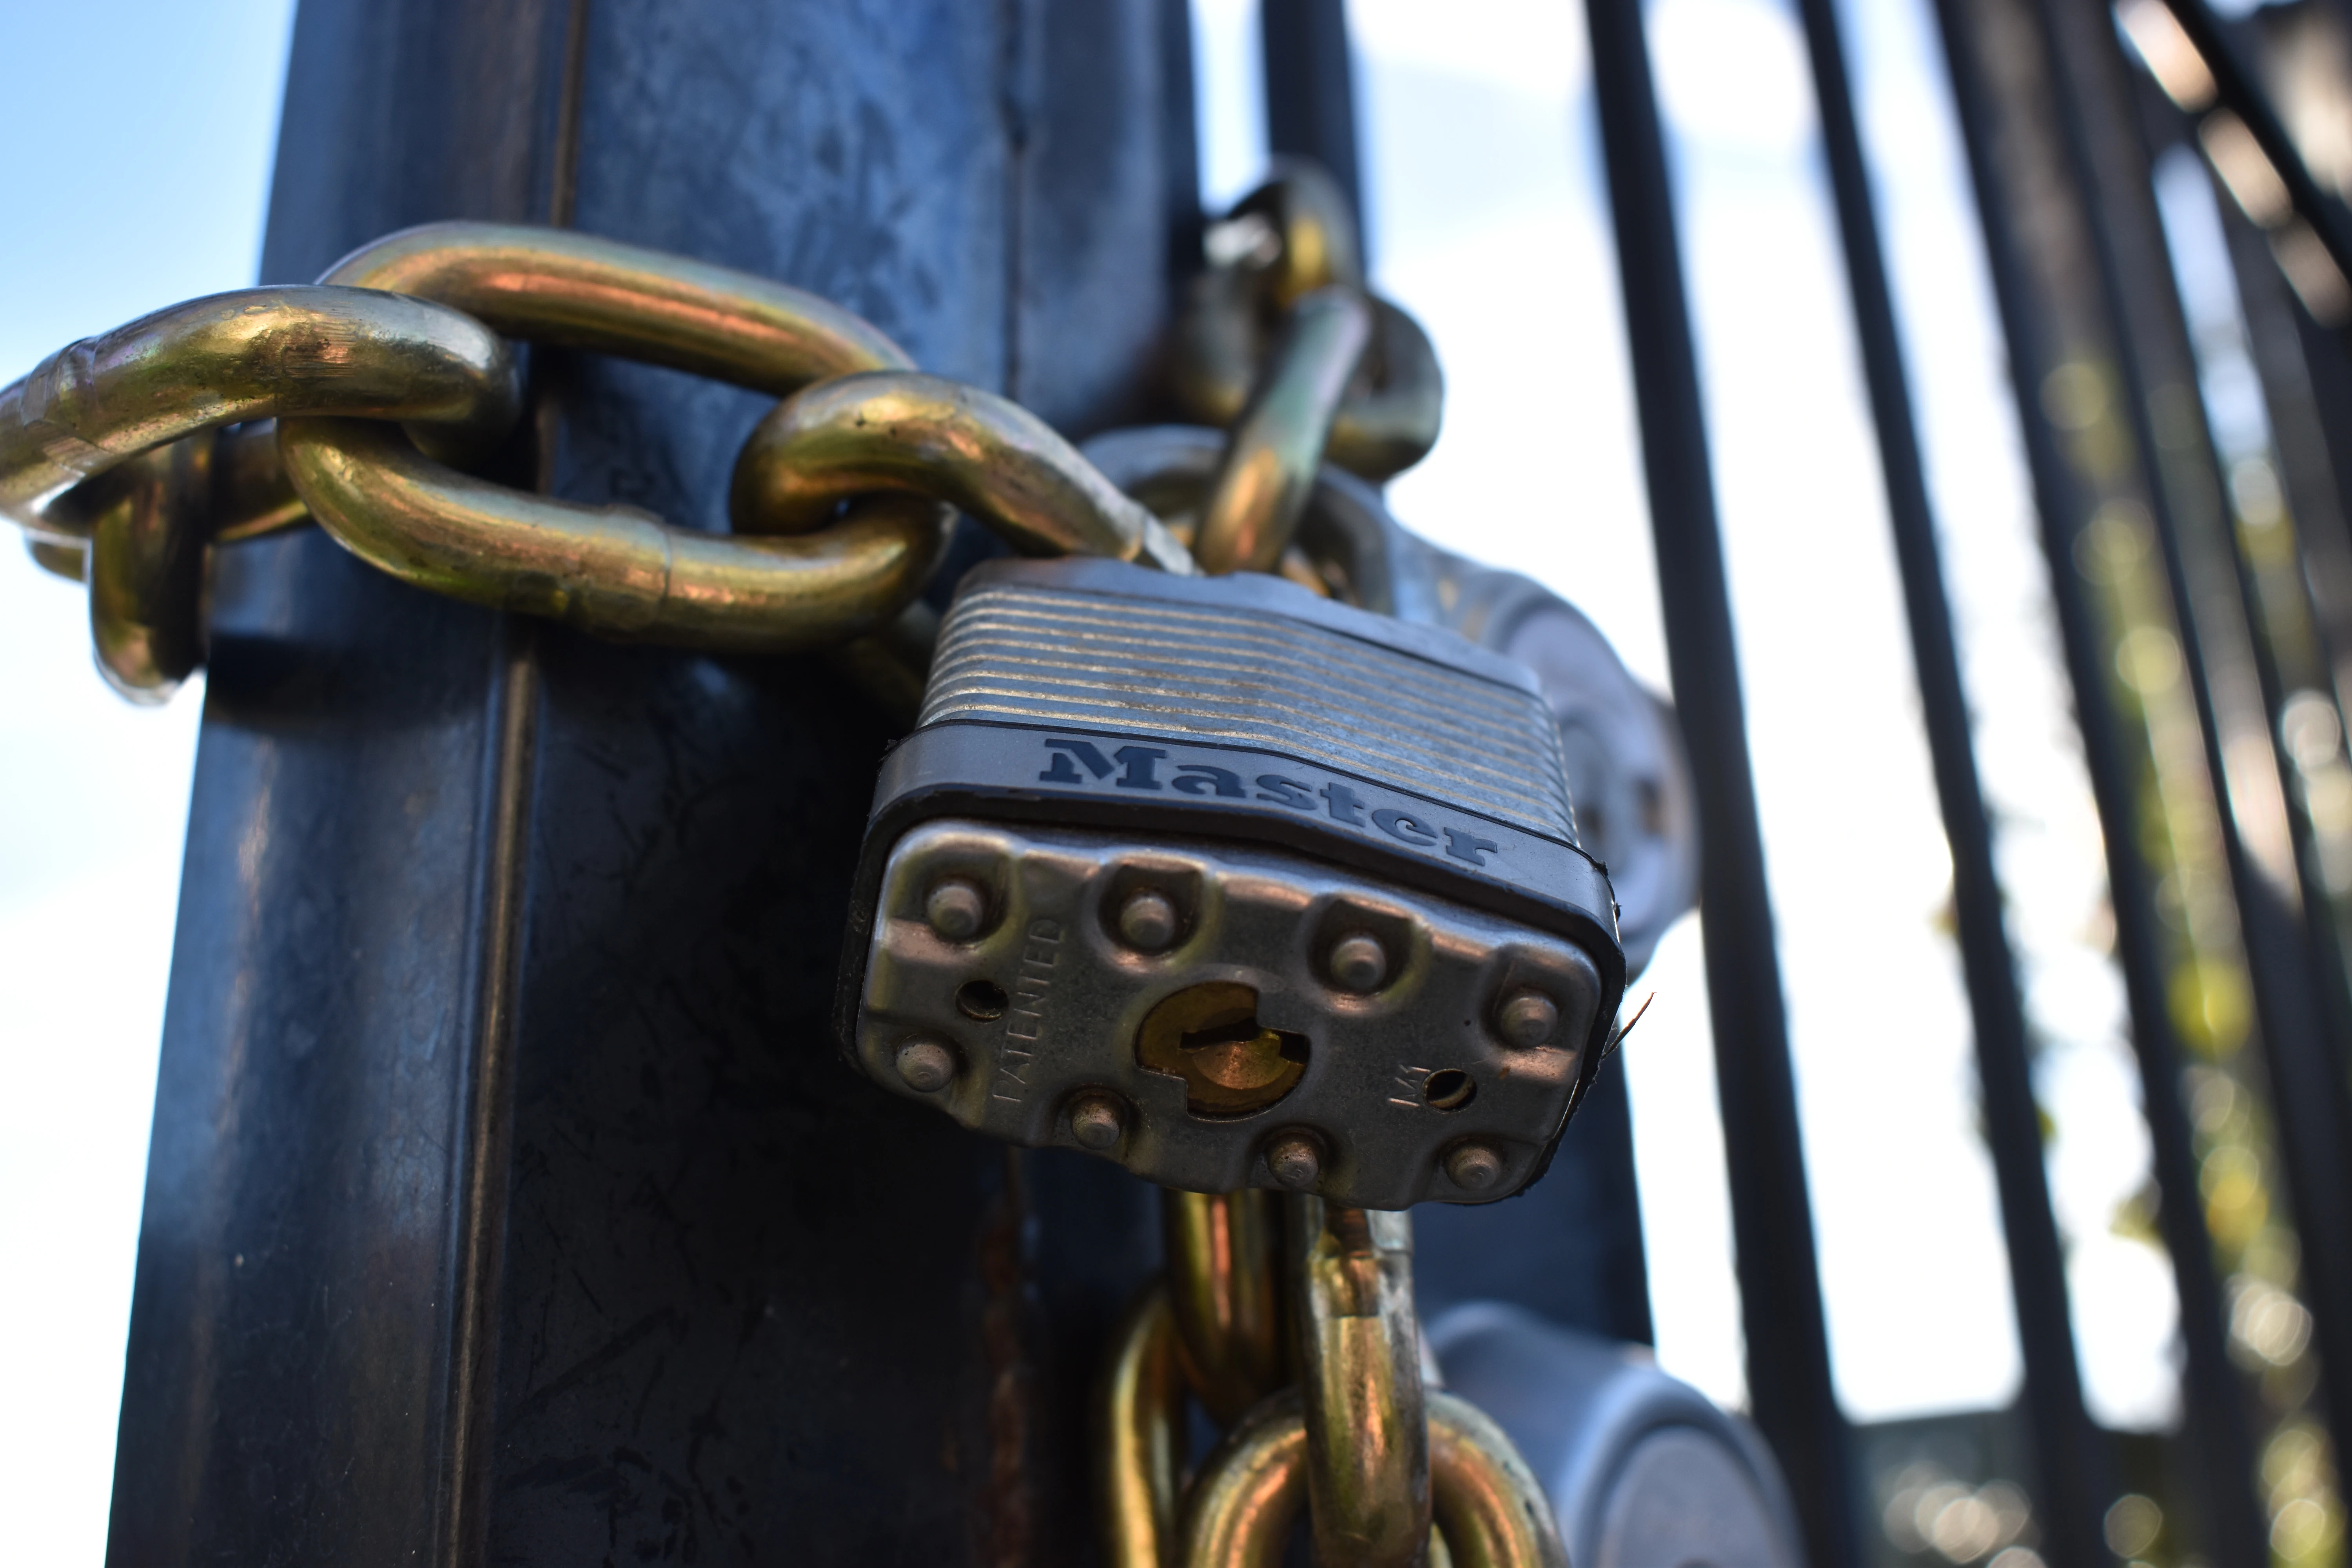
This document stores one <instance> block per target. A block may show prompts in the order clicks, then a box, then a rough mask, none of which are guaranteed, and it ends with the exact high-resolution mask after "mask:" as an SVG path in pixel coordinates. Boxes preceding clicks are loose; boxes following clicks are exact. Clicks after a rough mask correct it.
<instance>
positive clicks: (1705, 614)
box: [1585, 0, 1859, 1568]
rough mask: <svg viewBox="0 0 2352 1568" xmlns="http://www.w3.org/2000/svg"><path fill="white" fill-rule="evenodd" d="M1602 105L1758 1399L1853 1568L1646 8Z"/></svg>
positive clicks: (1627, 33) (1600, 17)
mask: <svg viewBox="0 0 2352 1568" xmlns="http://www.w3.org/2000/svg"><path fill="white" fill-rule="evenodd" d="M1585 19H1586V26H1587V27H1588V28H1589V30H1590V32H1591V40H1592V80H1593V90H1594V93H1595V96H1596V99H1597V100H1598V105H1599V109H1600V116H1601V144H1602V152H1603V155H1604V158H1605V161H1606V166H1607V169H1608V174H1609V196H1610V207H1611V212H1612V216H1613V217H1614V220H1615V225H1616V238H1617V259H1618V270H1619V276H1620V279H1621V287H1622V289H1623V297H1624V308H1625V327H1626V337H1627V340H1628V343H1629V346H1630V348H1631V350H1632V358H1633V387H1634V395H1635V399H1636V402H1637V405H1638V406H1639V409H1640V413H1641V421H1642V457H1643V472H1644V475H1645V477H1646V479H1647V483H1648V489H1649V498H1650V526H1651V534H1652V542H1653V544H1654V548H1655V551H1656V553H1657V560H1658V593H1659V598H1660V601H1661V606H1662V608H1663V609H1664V618H1665V629H1666V651H1667V658H1668V664H1669V666H1670V668H1671V670H1672V674H1673V678H1674V686H1675V709H1676V711H1677V713H1678V714H1679V716H1680V718H1681V722H1682V727H1683V735H1684V741H1685V745H1686V746H1687V747H1688V749H1689V752H1690V759H1691V771H1692V776H1693V780H1694V786H1695V793H1696V804H1697V810H1698V820H1699V843H1700V846H1701V854H1700V858H1699V908H1700V910H1701V911H1702V914H1703V917H1704V919H1705V921H1706V977H1707V1004H1708V1013H1709V1016H1710V1018H1711V1020H1712V1022H1713V1026H1714V1031H1715V1054H1716V1071H1717V1085H1718V1092H1719V1094H1720V1096H1721V1102H1722V1110H1723V1136H1724V1152H1725V1157H1726V1161H1727V1165H1728V1167H1729V1175H1730V1185H1731V1200H1732V1228H1733V1234H1734V1237H1735V1240H1736V1244H1737V1247H1738V1272H1739V1288H1740V1297H1741V1303H1740V1305H1741V1321H1742V1325H1743V1327H1744V1328H1745V1330H1746V1332H1747V1341H1748V1397H1749V1399H1750V1401H1751V1403H1752V1405H1753V1407H1754V1413H1755V1418H1756V1424H1757V1426H1759V1428H1760V1429H1761V1430H1762V1432H1763V1434H1764V1436H1765V1437H1766V1439H1767V1440H1768V1441H1769V1443H1770V1444H1771V1446H1772V1448H1773V1451H1774V1453H1775V1455H1776V1456H1777V1457H1778V1458H1779V1459H1780V1465H1781V1468H1782V1469H1783V1470H1784V1471H1786V1472H1787V1475H1788V1478H1789V1483H1790V1490H1791V1492H1792V1494H1793V1496H1794V1500H1795V1502H1796V1506H1797V1512H1798V1517H1799V1520H1800V1521H1801V1526H1802V1529H1803V1531H1804V1536H1805V1543H1806V1548H1807V1552H1808V1555H1809V1557H1810V1558H1811V1561H1812V1562H1813V1563H1816V1564H1818V1565H1820V1568H1847V1565H1849V1564H1853V1563H1856V1562H1858V1561H1859V1546H1858V1542H1857V1538H1856V1519H1855V1512H1854V1503H1853V1478H1852V1475H1851V1473H1850V1467H1849V1464H1848V1457H1847V1433H1846V1426H1845V1419H1844V1416H1843V1413H1842V1412H1841V1411H1840V1410H1839V1408H1838V1404H1837V1396H1836V1394H1835V1392H1834V1389H1833V1387H1832V1383H1831V1375H1830V1353H1829V1334H1828V1329H1827V1325H1826V1322H1825V1321H1824V1319H1823V1316H1822V1287H1821V1275H1820V1272H1819V1268H1818V1265H1817V1262H1816V1252H1815V1243H1814V1235H1813V1223H1812V1205H1811V1196H1810V1194H1809V1193H1808V1191H1807V1188H1806V1184H1805V1158H1804V1146H1803V1138H1802V1133H1801V1129H1800V1127H1799V1124H1798V1121H1797V1097H1796V1083H1795V1079H1794V1074H1793V1069H1792V1067H1791V1064H1790V1056H1789V1035H1788V1017H1787V1013H1786V1009H1785V1005H1784V1003H1783V999H1782V994H1781V990H1780V963H1779V957H1778V953H1777V951H1776V946H1775V942H1774V938H1773V930H1772V905H1771V898H1770V893H1769V889H1768V887H1767V885H1766V881H1765V873H1764V846H1763V836H1762V830H1761V827H1760V826H1759V822H1758V820H1757V809H1756V793H1755V781H1754V776H1753V773H1752V770H1751V767H1750V764H1749V759H1748V729H1747V716H1746V712H1745V704H1744V702H1743V700H1742V698H1741V694H1740V684H1739V661H1738V649H1737V647H1736V645H1735V643H1734V639H1733V633H1732V624H1731V597H1730V588H1729V584H1728V583H1727V579H1726V576H1725V568H1724V559H1723V540H1722V535H1721V531H1720V528H1719V525H1718V523H1717V516H1716V506H1715V492H1714V482H1713V479H1712V476H1711V472H1710V466H1709V458H1708V454H1707V439H1706V420H1705V414H1704V409H1703V406H1702V403H1701V399H1700V389H1699V379H1698V363H1697V358H1696V349H1695V347H1694V344H1693V342H1692V337H1691V322H1690V306H1689V300H1688V299H1687V297H1686V295H1685V289H1684V282H1683V266H1682V253H1681V249H1680V245H1679V240H1678V237H1677V225H1676V221H1675V210H1674V195H1673V190H1672V185H1671V183H1670V180H1669V177H1668V174H1667V168H1666V152H1665V141H1664V130H1663V128H1662V127H1661V125H1660V124H1659V121H1658V108H1657V99H1656V90H1655V87H1654V82H1653V80H1652V77H1651V71H1650V56H1649V45H1648V42H1647V40H1646V38H1645V37H1644V36H1643V21H1642V7H1641V4H1640V0H1587V3H1586V5H1585Z"/></svg>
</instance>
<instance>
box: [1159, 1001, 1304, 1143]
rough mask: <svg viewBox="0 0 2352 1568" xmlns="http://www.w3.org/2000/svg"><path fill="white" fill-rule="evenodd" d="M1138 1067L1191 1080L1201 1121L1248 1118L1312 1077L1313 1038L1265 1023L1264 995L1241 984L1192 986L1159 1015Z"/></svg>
mask: <svg viewBox="0 0 2352 1568" xmlns="http://www.w3.org/2000/svg"><path fill="white" fill-rule="evenodd" d="M1135 1055H1136V1060H1137V1061H1138V1062H1139V1063H1140V1064H1141V1065H1142V1066H1143V1067H1144V1068H1147V1069H1149V1070H1150V1071H1152V1072H1163V1073H1167V1074H1169V1075H1171V1077H1175V1078H1181V1079H1183V1080H1184V1109H1185V1110H1189V1111H1191V1112H1192V1114H1193V1115H1195V1116H1217V1117H1223V1116H1246V1115H1249V1114H1250V1113H1252V1112H1253V1111H1258V1110H1265V1108H1266V1107H1267V1106H1269V1105H1272V1104H1274V1103H1275V1102H1276V1100H1280V1099H1282V1097H1283V1096H1284V1095H1286V1094H1288V1093H1289V1092H1290V1091H1291V1089H1294V1088H1296V1087H1297V1083H1298V1080H1299V1079H1301V1078H1303V1077H1305V1076H1306V1073H1307V1037H1306V1036H1304V1035H1300V1034H1294V1033H1292V1032H1290V1031H1289V1030H1286V1029H1273V1028H1268V1027H1267V1026H1265V1025H1264V1024H1262V1023H1260V1022H1258V1016H1257V993H1256V992H1255V990H1253V989H1252V988H1251V987H1249V986H1247V985H1243V984H1238V983H1236V982H1234V981H1224V980H1218V981H1210V982H1207V983H1205V984H1200V985H1192V986H1187V987H1186V988H1185V989H1183V990H1181V991H1179V992H1177V993H1176V994H1174V995H1172V996H1170V997H1168V998H1167V999H1166V1000H1164V1001H1162V1002H1161V1003H1160V1005H1158V1006H1156V1007H1154V1008H1152V1010H1151V1012H1150V1015H1149V1016H1146V1017H1145V1019H1144V1020H1143V1028H1142V1030H1141V1031H1140V1033H1139V1035H1138V1037H1137V1039H1136V1050H1135Z"/></svg>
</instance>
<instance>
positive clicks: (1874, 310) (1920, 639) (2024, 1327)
mask: <svg viewBox="0 0 2352 1568" xmlns="http://www.w3.org/2000/svg"><path fill="white" fill-rule="evenodd" d="M1799 8H1800V10H1801V12H1802V14H1803V17H1804V24H1805V37H1806V40H1807V43H1808V45H1809V47H1810V49H1811V59H1812V68H1813V84H1814V88H1815V91H1816V96H1817V97H1818V99H1819V100H1820V103H1821V110H1822V144H1823V148H1824V151H1825V152H1826V153H1827V156H1828V163H1829V172H1830V184H1831V187H1832V191H1833V192H1834V193H1835V196H1836V201H1837V214H1838V228H1839V233H1840V235H1841V237H1842V238H1843V243H1844V252H1845V265H1846V279H1847V282H1848V284H1849V286H1850V288H1851V290H1852V293H1853V311H1854V325H1855V331H1856V335H1857V337H1858V339H1859V341H1860V345H1861V349H1862V361H1863V370H1864V376H1865V378H1866V380H1867V382H1868V384H1869V388H1870V405H1871V416H1872V418H1873V420H1874V423H1875V426H1876V431H1877V437H1878V452H1879V464H1880V469H1881V472H1882V474H1883V476H1884V478H1885V494H1886V515H1887V521H1888V524H1889V525H1890V526H1891V528H1892V529H1893V531H1894V534H1895V559H1896V561H1897V563H1898V564H1899V566H1900V568H1901V571H1902V576H1903V597H1904V604H1905V606H1906V609H1907V611H1908V613H1909V620H1910V626H1911V651H1912V661H1913V664H1914V666H1915V668H1916V671H1917V676H1918V681H1919V698H1920V704H1921V707H1922V710H1923V713H1924V717H1925V720H1926V723H1927V744H1928V751H1929V753H1930V755H1931V756H1932V758H1933V760H1934V763H1935V773H1936V794H1937V800H1938V802H1939V803H1940V804H1941V805H1942V807H1943V817H1944V833H1945V837H1946V838H1947V839H1948V842H1949V843H1950V846H1951V852H1952V894H1953V901H1954V906H1955V909H1956V910H1957V912H1958V936H1959V946H1960V960H1961V966H1962V970H1963V972H1964V973H1965V975H1966V977H1967V984H1968V993H1969V1013H1970V1016H1971V1017H1972V1019H1973V1021H1974V1023H1975V1033H1976V1050H1977V1069H1978V1074H1979V1080H1980V1082H1981V1083H1982V1086H1983V1090H1984V1112H1985V1121H1986V1128H1987V1132H1986V1142H1987V1143H1988V1144H1989V1145H1990V1151H1991V1153H1992V1163H1993V1172H1994V1175H1995V1177H1996V1178H1997V1180H1998V1182H1999V1185H2000V1212H2001V1227H2002V1232H2003V1236H2004V1238H2005V1239H2006V1241H2007V1243H2008V1248H2009V1267H2010V1280H2011V1289H2012V1291H2013V1293H2014V1296H2015V1300H2016V1310H2017V1328H2018V1339H2019V1341H2020V1342H2021V1348H2022V1350H2023V1352H2024V1358H2025V1394H2024V1403H2025V1408H2026V1415H2027V1423H2028V1426H2029V1429H2030V1431H2031V1433H2032V1444H2033V1451H2034V1458H2035V1461H2036V1464H2037V1467H2038V1470H2039V1478H2040V1488H2039V1490H2040V1492H2041V1498H2040V1503H2041V1507H2040V1509H2039V1510H2038V1511H2039V1512H2040V1514H2041V1516H2042V1520H2043V1521H2044V1524H2043V1529H2044V1531H2045V1533H2044V1537H2043V1542H2042V1554H2043V1555H2044V1556H2045V1557H2047V1558H2049V1559H2050V1560H2051V1561H2052V1562H2053V1563H2060V1564H2066V1565H2076V1564H2079V1565H2082V1568H2093V1565H2095V1564H2098V1563H2103V1562H2104V1561H2105V1555H2106V1553H2105V1547H2104V1545H2103V1544H2102V1542H2101V1539H2100V1521H2101V1520H2102V1519H2103V1517H2104V1516H2105V1512H2106V1509H2107V1505H2108V1503H2109V1502H2110V1501H2112V1500H2113V1499H2114V1496H2115V1494H2116V1482H2115V1477H2114V1469H2115V1467H2114V1461H2113V1456H2112V1455H2111V1454H2110V1453H2109V1452H2108V1451H2107V1448H2106V1440H2105V1437H2104V1436H2102V1435H2099V1434H2096V1433H2095V1431H2094V1429H2093V1427H2092V1426H2091V1421H2090V1417H2089V1416H2088V1415H2086V1414H2085V1413H2084V1407H2083V1379H2082V1370H2081V1367H2080V1365H2079V1364H2078V1363H2077V1361H2076V1358H2075V1352H2074V1325H2073V1321H2072V1317H2071V1314H2070V1312H2069V1310H2068V1306H2067V1294H2066V1263H2065V1255H2064V1252H2063V1248H2062V1247H2061V1245H2060V1242H2059V1237H2058V1224H2057V1217H2056V1215H2055V1214H2054V1213H2053V1210H2052V1208H2051V1204H2050V1177H2049V1172H2048V1169H2047V1168H2046V1166H2045V1165H2044V1163H2043V1161H2042V1123H2041V1114H2040V1110H2039V1107H2038V1106H2037V1105H2036V1103H2035V1101H2034V1097H2033V1080H2032V1064H2031V1061H2030V1059H2029V1058H2028V1054H2027V1048H2026V1023H2025V1007H2024V1002H2023V999H2022V997H2021V994H2020V993H2019V990H2018V983H2017V971H2016V965H2015V962H2014V959H2013V955H2012V954H2011V950H2010V944H2009V935H2008V932H2007V931H2006V930H2005V929H2004V927H2003V924H2002V921H2001V890H2000V877H1999V873H1998V872H1997V871H1996V869H1995V868H1994V860H1993V844H1992V825H1991V822H1990V818H1989V817H1988V816H1986V813H1985V803H1984V792H1983V788H1982V784H1981V782H1980V781H1979V778H1978V775H1977V765H1976V752H1975V743H1974V739H1973V737H1972V735H1971V733H1970V730H1969V706H1968V697H1967V693H1966V691H1965V689H1963V687H1962V684H1961V679H1960V660H1959V649H1958V644H1957V642H1956V641H1955V639H1954V634H1953V630H1952V610H1951V602H1950V599H1949V596H1948V593H1947V591H1946V586H1945V582H1944V574H1943V565H1942V562H1941V558H1940V555H1939V553H1938V549H1937V539H1936V524H1935V517H1934V512H1933V510H1932V508H1931V506H1930V503H1929V501H1928V499H1927V476H1926V473H1925V471H1924V469H1923V468H1922V466H1921V459H1920V453H1919V437H1918V426H1917V423H1916V418H1915V416H1914V414H1913V411H1912V405H1911V392H1910V385H1909V380H1908V375H1907V373H1906V369H1905V365H1904V359H1903V350H1902V346H1901V342H1900V340H1899V338H1898V337H1897V334H1896V330H1895V302H1894V300H1893V297H1892V295H1891V294H1890V292H1889V289H1888V284H1887V277H1886V263H1885V257H1884V255H1883V253H1882V250H1881V247H1880V243H1879V235H1878V220H1877V216H1876V213H1875V211H1874V205H1875V204H1874V201H1873V198H1872V195H1871V191H1870V174H1869V170H1868V168H1867V166H1866V165H1865V164H1864V160H1863V151H1862V138H1861V133H1860V132H1859V130H1858V129H1857V128H1856V125H1855V122H1854V110H1853V94H1852V88H1851V86H1850V83H1849V79H1848V77H1847V71H1846V58H1845V51H1844V46H1843V42H1842V41H1841V39H1840V37H1839V26H1838V17H1837V9H1836V4H1835V0H1800V7H1799Z"/></svg>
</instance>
